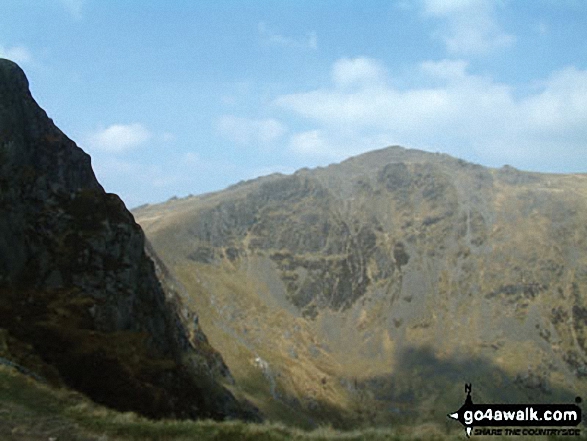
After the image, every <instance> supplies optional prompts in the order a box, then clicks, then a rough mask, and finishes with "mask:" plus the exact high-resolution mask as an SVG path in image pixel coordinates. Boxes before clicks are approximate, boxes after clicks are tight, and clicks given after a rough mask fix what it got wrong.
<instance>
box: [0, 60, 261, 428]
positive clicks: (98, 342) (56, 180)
mask: <svg viewBox="0 0 587 441" xmlns="http://www.w3.org/2000/svg"><path fill="white" fill-rule="evenodd" d="M144 248H145V238H144V235H143V232H142V230H141V228H140V227H139V226H138V225H137V224H136V223H135V221H134V219H133V217H132V215H131V214H130V213H129V212H128V211H127V210H126V208H125V206H124V204H123V203H122V201H121V200H120V199H119V198H118V197H117V196H116V195H114V194H108V193H105V192H104V190H103V189H102V187H101V186H100V184H99V183H98V182H97V180H96V178H95V176H94V173H93V171H92V168H91V164H90V157H89V156H88V155H87V154H86V153H84V152H83V151H82V150H81V149H80V148H79V147H77V146H76V145H75V143H74V142H73V141H71V140H70V139H69V138H67V136H65V135H64V134H63V133H62V132H61V131H60V130H59V129H58V128H57V127H56V126H55V125H54V124H53V122H52V121H51V120H50V119H49V118H48V117H47V115H46V113H45V112H44V111H43V110H42V109H41V108H40V107H39V106H38V105H37V103H36V102H35V101H34V99H33V98H32V96H31V93H30V92H29V88H28V82H27V79H26V77H25V75H24V73H23V72H22V70H21V69H20V68H19V67H18V66H17V65H16V64H14V63H12V62H10V61H8V60H0V328H3V330H2V333H1V336H2V341H1V342H0V343H1V344H0V351H2V353H1V354H0V356H4V357H5V358H7V359H12V360H13V361H14V362H17V363H19V364H22V365H24V366H27V365H28V367H30V368H31V369H33V370H35V371H37V373H38V374H40V375H42V376H45V377H46V378H47V379H48V380H49V381H52V382H57V383H59V382H62V383H65V384H67V385H68V386H70V387H73V388H76V389H78V390H81V391H83V392H85V393H87V394H88V395H89V396H90V397H92V398H93V399H95V400H96V401H98V402H100V403H103V404H106V405H109V406H112V407H115V408H118V409H122V410H133V411H137V412H140V413H143V414H145V415H149V416H153V417H162V416H173V415H175V416H180V417H213V418H224V417H239V416H245V417H246V416H250V417H254V416H255V412H254V411H253V412H250V413H247V412H248V411H245V410H243V407H242V406H241V405H240V404H239V403H238V402H237V401H236V400H235V399H234V397H233V396H232V395H231V393H230V392H228V390H226V389H225V388H224V387H222V386H220V383H219V381H230V380H231V378H230V374H229V373H228V371H227V369H226V366H225V365H224V363H223V361H222V359H221V357H220V356H219V354H218V353H217V352H216V351H215V350H214V349H213V348H212V347H211V346H210V345H209V343H208V341H207V339H206V337H205V336H204V335H203V333H202V332H201V330H200V329H199V327H198V326H197V320H196V321H194V317H195V315H194V313H193V312H189V313H188V312H187V311H183V310H182V309H183V308H182V307H181V304H180V303H179V294H178V291H177V289H176V288H174V287H173V286H171V285H170V284H169V283H168V282H165V284H164V286H163V287H162V286H161V284H160V283H159V281H158V279H157V276H156V268H155V266H154V264H153V262H152V260H151V259H150V258H149V257H147V255H146V254H145V250H144Z"/></svg>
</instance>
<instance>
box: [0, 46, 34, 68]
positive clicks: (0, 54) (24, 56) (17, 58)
mask: <svg viewBox="0 0 587 441" xmlns="http://www.w3.org/2000/svg"><path fill="white" fill-rule="evenodd" d="M0 58H7V59H9V60H12V61H14V62H15V63H18V64H27V63H30V62H32V61H33V57H32V55H31V53H30V51H29V50H28V49H27V48H26V47H24V46H2V45H0Z"/></svg>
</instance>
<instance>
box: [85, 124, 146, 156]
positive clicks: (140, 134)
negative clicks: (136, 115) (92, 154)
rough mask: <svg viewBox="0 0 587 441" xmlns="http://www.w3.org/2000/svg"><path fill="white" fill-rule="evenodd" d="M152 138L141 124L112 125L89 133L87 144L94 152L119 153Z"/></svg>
mask: <svg viewBox="0 0 587 441" xmlns="http://www.w3.org/2000/svg"><path fill="white" fill-rule="evenodd" d="M152 137H153V135H152V133H151V132H150V131H149V130H148V129H147V128H145V127H144V126H143V125H142V124H139V123H134V124H127V125H125V124H113V125H111V126H108V127H106V128H105V129H100V130H97V131H95V132H94V133H91V134H90V135H89V136H88V144H89V146H90V147H91V148H92V149H95V150H99V151H103V152H109V153H121V152H125V151H128V150H131V149H134V148H136V147H138V146H140V145H141V144H144V143H146V142H147V141H149V140H150V139H151V138H152Z"/></svg>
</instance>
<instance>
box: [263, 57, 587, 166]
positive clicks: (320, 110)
mask: <svg viewBox="0 0 587 441" xmlns="http://www.w3.org/2000/svg"><path fill="white" fill-rule="evenodd" d="M340 63H341V61H340V60H339V61H338V62H336V63H335V64H334V68H333V70H334V71H336V66H337V65H340ZM467 66H468V65H467V63H466V62H464V61H461V60H441V61H427V62H424V63H421V64H420V66H419V70H420V75H422V76H423V77H424V78H427V79H428V80H430V81H431V82H432V84H436V86H434V87H413V88H408V89H401V90H400V89H397V88H394V87H392V86H390V85H389V83H385V82H384V81H381V79H380V78H379V77H377V78H378V80H377V81H364V82H363V83H362V84H361V86H360V87H358V88H355V89H348V88H344V87H341V83H340V81H337V79H336V76H335V75H334V76H333V78H332V86H331V87H330V88H321V89H316V90H311V91H307V92H304V93H295V94H288V95H282V96H279V97H277V99H276V100H275V101H274V105H276V106H278V107H279V108H282V109H287V110H290V111H292V112H294V113H295V114H297V115H299V116H302V117H304V118H306V119H307V121H308V122H309V124H312V125H313V126H314V128H313V129H311V130H306V131H303V132H300V133H294V134H292V135H291V136H290V140H289V146H290V149H291V150H292V151H295V152H297V153H299V154H304V155H316V154H318V155H322V156H329V157H331V158H333V159H340V158H341V156H345V155H349V154H355V153H359V152H360V151H366V150H368V149H369V148H373V147H383V146H384V145H389V144H403V145H405V146H408V147H419V148H427V149H433V150H438V149H440V150H444V151H446V152H448V153H452V154H453V155H457V156H462V157H468V156H470V155H471V153H474V154H475V155H476V156H477V157H480V158H484V159H485V160H487V161H488V162H491V163H495V162H501V163H506V162H512V163H514V164H515V163H516V161H519V160H520V158H524V159H525V160H536V161H552V163H553V164H554V163H555V162H557V161H561V160H563V159H564V157H565V156H566V155H572V154H575V155H576V154H579V153H580V152H582V151H584V150H585V142H584V140H585V139H587V71H585V70H580V69H577V68H575V67H567V68H565V69H562V70H559V71H557V72H554V73H553V74H552V75H551V76H550V77H549V78H547V79H546V80H544V81H542V83H541V84H540V85H538V86H537V88H536V90H535V91H534V93H531V94H530V95H526V96H524V97H519V96H518V94H516V93H515V92H516V91H515V90H514V89H513V88H512V87H509V86H507V85H505V84H502V83H499V82H496V81H494V80H493V79H492V78H490V77H485V76H479V75H473V74H471V73H469V71H468V67H467ZM367 77H371V76H370V75H367ZM375 142H379V143H380V144H379V145H378V146H377V145H375V146H374V145H373V144H374V143H375Z"/></svg>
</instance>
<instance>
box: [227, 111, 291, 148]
mask: <svg viewBox="0 0 587 441" xmlns="http://www.w3.org/2000/svg"><path fill="white" fill-rule="evenodd" d="M216 130H217V131H218V133H220V135H222V136H223V137H224V138H226V139H229V140H230V141H232V142H235V143H237V144H242V145H248V144H254V143H256V144H263V145H264V144H269V143H271V142H273V141H275V140H277V139H278V138H280V137H282V136H283V135H284V134H285V133H286V132H287V128H286V127H285V126H284V125H283V124H282V123H280V122H279V121H277V120H276V119H272V118H269V119H250V118H242V117H237V116H233V115H224V116H222V117H220V118H219V119H218V120H217V121H216Z"/></svg>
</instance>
